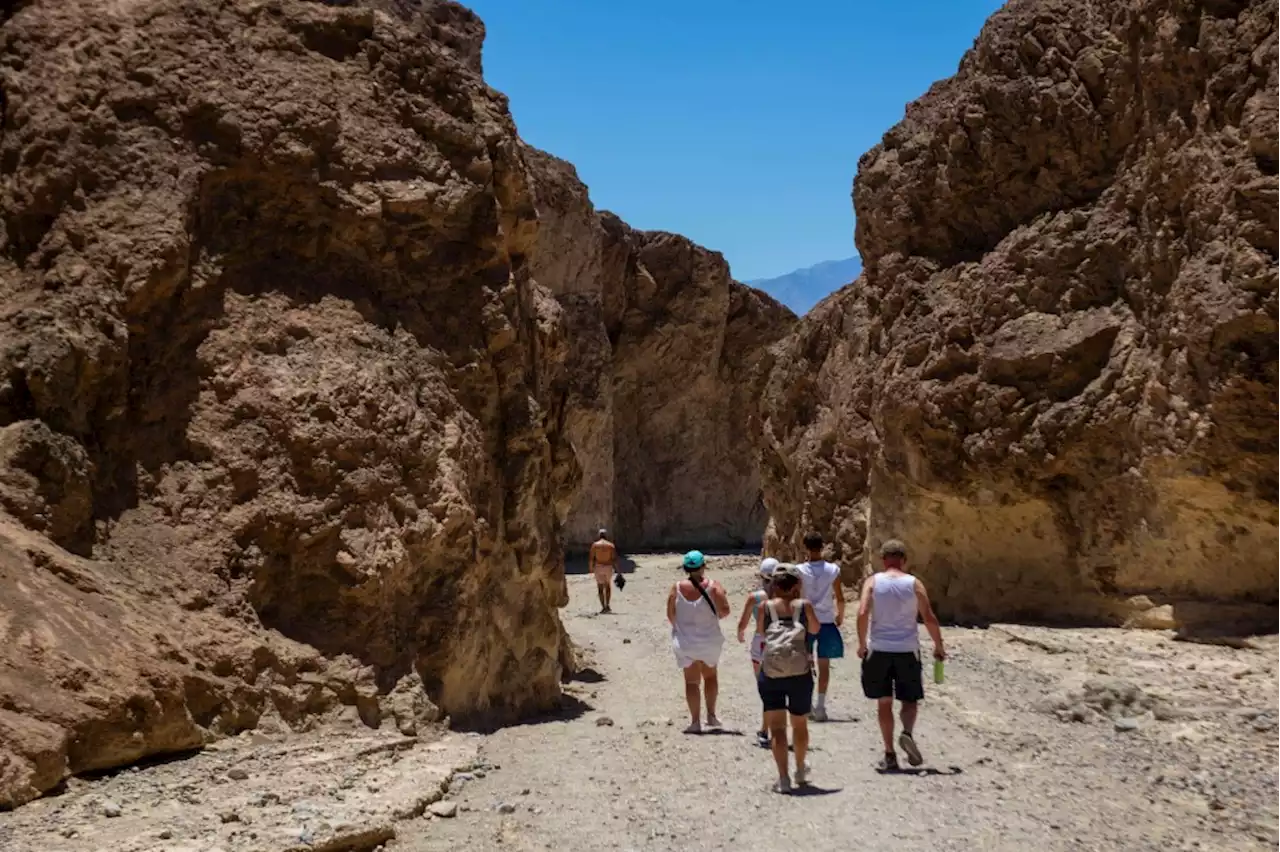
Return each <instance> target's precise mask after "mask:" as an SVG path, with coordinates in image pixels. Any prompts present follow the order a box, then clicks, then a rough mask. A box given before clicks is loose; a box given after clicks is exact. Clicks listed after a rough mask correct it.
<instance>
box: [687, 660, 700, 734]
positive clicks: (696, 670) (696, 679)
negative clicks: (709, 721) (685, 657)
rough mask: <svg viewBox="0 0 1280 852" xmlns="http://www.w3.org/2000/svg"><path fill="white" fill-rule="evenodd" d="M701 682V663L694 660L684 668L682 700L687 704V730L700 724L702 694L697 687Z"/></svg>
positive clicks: (694, 728) (697, 727) (698, 726)
mask: <svg viewBox="0 0 1280 852" xmlns="http://www.w3.org/2000/svg"><path fill="white" fill-rule="evenodd" d="M701 682H702V663H700V662H698V661H697V660H694V661H693V662H692V663H690V664H689V666H688V667H687V668H685V670H684V700H685V703H686V704H688V705H689V719H690V722H689V730H696V729H699V728H700V727H701V725H702V722H701V719H702V706H701V705H702V696H701V695H699V694H698V693H699V690H698V687H699V685H700V684H701Z"/></svg>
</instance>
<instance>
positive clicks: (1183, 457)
mask: <svg viewBox="0 0 1280 852" xmlns="http://www.w3.org/2000/svg"><path fill="white" fill-rule="evenodd" d="M1276 65H1277V62H1276V4H1275V3H1274V2H1264V1H1263V0H1256V2H1243V1H1242V2H1208V0H1205V2H1183V3H1173V2H1163V0H1091V2H1065V0H1062V2H1056V0H1014V2H1011V3H1009V4H1008V5H1007V6H1006V7H1005V8H1004V9H1003V10H1001V11H1000V12H999V13H997V14H996V15H995V16H994V17H993V18H992V19H991V21H989V22H988V24H987V25H986V27H985V28H984V30H983V32H982V34H981V36H980V37H979V39H978V41H977V43H976V44H975V46H974V48H973V50H972V51H970V52H969V53H968V54H967V55H966V56H965V58H964V60H963V62H962V63H961V67H960V70H959V73H958V74H957V75H956V76H955V77H954V78H952V79H950V80H947V81H944V82H942V83H939V84H937V85H935V86H934V87H933V88H932V89H931V90H930V91H929V92H928V93H927V94H926V95H925V96H924V97H922V98H921V99H920V100H919V101H917V102H916V103H914V104H912V105H911V106H910V107H908V109H907V114H906V117H905V119H904V120H903V121H902V123H900V124H899V125H897V126H896V127H894V128H893V129H892V130H890V131H889V133H887V134H886V136H885V138H884V141H883V142H882V143H881V144H880V145H877V146H876V147H875V148H873V149H872V150H871V151H869V152H868V153H867V154H866V155H864V156H863V158H862V159H861V161H860V162H859V170H858V177H857V179H856V181H855V184H854V202H855V208H856V212H857V223H858V224H857V244H858V249H859V252H860V253H861V255H862V257H863V259H864V262H865V263H866V272H865V274H864V275H863V276H862V277H861V278H860V279H859V281H858V282H856V283H855V284H853V285H851V286H850V287H848V288H846V289H845V290H843V291H841V292H840V293H839V294H838V295H836V296H834V297H832V298H830V299H828V300H827V302H826V303H825V304H823V305H821V306H819V307H818V308H817V309H815V311H814V312H812V313H811V314H810V315H809V316H807V317H806V318H805V319H804V321H803V322H802V323H801V326H800V328H799V330H798V331H797V333H796V334H795V335H794V336H793V337H792V338H791V339H790V340H789V341H788V343H787V346H786V349H785V351H783V352H781V353H780V354H779V355H778V357H777V359H776V366H775V368H774V370H773V373H772V376H771V380H770V383H769V387H768V390H767V393H766V403H765V406H764V412H763V417H764V421H763V424H762V428H763V433H764V449H763V451H762V458H761V468H762V471H763V474H764V485H765V492H764V493H765V501H766V503H767V504H768V506H769V509H770V511H771V513H772V516H773V527H772V530H771V538H770V544H769V546H770V548H772V549H775V550H778V551H779V552H784V553H793V552H794V550H795V549H796V548H797V546H798V539H799V537H800V536H801V535H802V534H803V531H804V528H806V527H808V526H811V525H812V526H817V527H818V528H819V529H823V530H830V531H831V532H832V533H833V534H834V536H835V539H836V542H835V549H836V556H837V557H838V558H842V559H843V560H845V562H846V563H847V564H848V565H852V566H854V568H855V571H854V572H853V573H854V574H855V575H856V573H857V568H858V567H861V566H863V565H865V564H866V563H867V562H868V561H869V555H868V552H869V551H870V550H871V549H872V548H875V547H877V546H878V545H879V544H880V542H881V541H883V540H884V539H886V538H889V537H891V536H892V537H899V538H903V539H905V540H906V541H907V542H908V544H909V546H910V547H911V550H912V553H911V557H912V559H913V561H914V564H915V567H916V570H917V571H918V572H919V573H920V574H921V575H922V576H923V577H924V578H925V579H927V580H928V581H929V582H930V584H931V587H932V588H933V590H934V592H933V594H934V596H935V597H936V598H937V599H938V600H939V601H940V603H941V606H942V609H943V610H944V611H945V612H946V613H947V614H948V615H950V616H952V617H959V618H975V619H979V618H1003V617H1012V616H1018V615H1029V616H1034V617H1039V618H1054V617H1061V618H1093V617H1099V616H1102V617H1106V618H1116V619H1119V618H1121V617H1122V616H1123V615H1124V611H1123V610H1124V605H1123V604H1121V603H1119V601H1120V599H1121V598H1122V597H1123V596H1126V595H1131V594H1135V593H1139V592H1145V593H1149V594H1150V595H1151V596H1152V598H1153V599H1154V598H1156V597H1159V598H1161V599H1163V600H1168V601H1171V602H1173V603H1174V610H1175V613H1176V612H1177V610H1178V609H1179V603H1178V602H1179V601H1186V602H1190V601H1192V600H1200V601H1202V602H1203V601H1234V602H1238V603H1254V604H1262V605H1267V606H1268V608H1267V609H1264V610H1263V618H1264V619H1266V618H1269V619H1270V625H1269V626H1270V627H1274V623H1275V618H1274V609H1273V608H1270V607H1273V606H1274V603H1275V600H1276V591H1277V588H1276V577H1275V553H1276V550H1277V532H1276V529H1277V527H1276V524H1277V512H1276V499H1277V498H1276V462H1277V457H1276V445H1277V432H1276V330H1277V326H1276V316H1277V313H1276V282H1277V264H1276V253H1275V252H1276V240H1277V233H1276V219H1277V190H1276V164H1277V142H1276V113H1275V109H1276V107H1275V105H1276V80H1277V70H1276ZM1187 608H1188V611H1190V610H1191V609H1195V607H1194V606H1192V605H1190V603H1188V605H1187ZM1224 611H1225V610H1224ZM1231 612H1232V613H1237V615H1233V616H1232V619H1235V618H1237V617H1238V611H1237V610H1231ZM1236 626H1239V627H1244V625H1236Z"/></svg>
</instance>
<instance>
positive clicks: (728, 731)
mask: <svg viewBox="0 0 1280 852" xmlns="http://www.w3.org/2000/svg"><path fill="white" fill-rule="evenodd" d="M681 733H682V734H685V735H687V736H690V737H741V736H744V735H743V733H742V731H737V730H734V729H733V728H703V729H702V730H701V731H697V732H696V733H695V732H694V731H681Z"/></svg>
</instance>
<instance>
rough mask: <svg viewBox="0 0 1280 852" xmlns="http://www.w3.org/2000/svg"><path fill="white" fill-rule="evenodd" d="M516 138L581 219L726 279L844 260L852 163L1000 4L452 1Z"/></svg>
mask: <svg viewBox="0 0 1280 852" xmlns="http://www.w3.org/2000/svg"><path fill="white" fill-rule="evenodd" d="M464 2H466V3H467V4H468V5H469V6H470V7H471V8H472V9H474V10H475V11H476V12H477V13H478V14H479V15H480V17H481V18H483V19H484V22H485V25H486V27H487V30H488V36H487V39H486V41H485V48H484V65H485V77H486V79H487V80H488V82H489V84H490V85H492V86H493V87H495V88H497V89H499V90H501V91H503V92H505V93H506V94H507V95H509V96H510V98H511V110H512V112H513V113H514V114H515V119H516V123H517V125H518V126H519V128H520V134H521V136H523V137H524V138H525V140H527V141H528V142H529V143H530V144H533V145H536V146H537V147H539V148H542V149H544V150H547V151H550V152H551V153H553V154H555V155H556V156H559V157H563V158H564V159H566V160H569V161H570V162H572V163H573V164H574V165H575V166H577V167H578V174H579V176H580V177H581V178H582V179H583V181H584V182H586V184H587V186H588V187H589V188H590V190H591V198H592V201H593V202H594V203H595V205H596V207H598V208H601V209H608V210H612V211H614V212H615V213H617V214H618V215H619V216H621V217H622V218H623V219H625V220H626V221H627V222H629V223H630V224H631V225H632V226H633V227H636V228H641V229H661V230H666V231H675V232H677V233H681V234H685V235H686V236H688V237H690V238H691V239H693V240H695V241H697V242H699V243H701V244H703V245H705V246H707V247H709V248H713V249H716V250H717V251H720V252H723V253H724V255H725V256H726V257H727V258H728V259H729V262H730V265H731V266H732V268H733V274H734V277H735V278H738V279H740V280H749V279H755V278H766V277H772V276H775V275H780V274H783V273H786V272H790V271H791V270H793V269H797V268H799V267H804V266H809V265H811V264H814V263H817V262H819V261H823V260H831V259H835V258H843V257H848V256H850V255H852V254H853V253H854V245H853V208H852V203H851V201H850V197H849V195H850V187H851V182H852V179H853V175H854V171H855V170H856V168H857V164H858V157H859V156H860V155H861V154H862V153H863V152H864V151H866V150H867V149H868V148H870V147H871V146H872V145H874V144H875V143H876V142H878V141H879V139H880V137H881V136H882V135H883V134H884V132H885V131H886V130H888V129H889V128H890V127H891V126H892V125H893V124H894V123H895V122H897V121H898V120H899V119H900V118H901V117H902V114H903V109H904V107H905V106H906V104H907V103H908V102H909V101H911V100H912V99H914V98H916V97H919V96H920V95H921V94H923V93H924V92H925V90H926V89H928V88H929V85H930V84H931V83H933V82H934V81H935V80H938V79H940V78H943V77H947V76H950V75H951V74H953V73H955V70H956V68H957V66H958V64H959V61H960V57H961V56H962V55H963V53H964V51H965V50H967V49H968V48H969V47H970V46H971V45H972V44H973V40H974V38H975V36H977V34H978V31H979V30H980V29H981V27H982V24H983V22H984V21H985V20H986V19H987V18H988V17H989V16H990V15H991V13H992V12H994V11H995V10H996V9H997V8H999V6H1000V5H1001V3H1000V2H998V1H997V0H816V2H810V3H798V2H796V3H792V4H791V5H790V6H787V5H785V4H780V3H777V2H769V3H765V2H761V0H685V1H684V2H673V0H650V2H615V0H464Z"/></svg>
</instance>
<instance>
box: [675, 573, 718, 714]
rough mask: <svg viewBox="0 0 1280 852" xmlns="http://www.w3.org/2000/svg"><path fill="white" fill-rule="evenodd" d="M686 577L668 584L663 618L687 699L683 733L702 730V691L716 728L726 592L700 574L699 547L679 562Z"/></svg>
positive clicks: (708, 712) (713, 581)
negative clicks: (665, 618) (717, 669)
mask: <svg viewBox="0 0 1280 852" xmlns="http://www.w3.org/2000/svg"><path fill="white" fill-rule="evenodd" d="M681 567H682V568H684V572H685V578H684V579H683V580H681V581H680V582H678V583H676V584H675V585H674V586H672V587H671V594H669V595H667V621H669V622H671V648H672V650H673V651H675V654H676V664H677V665H679V666H680V668H681V670H682V671H683V672H684V697H685V701H687V702H688V703H689V716H690V719H691V721H690V723H689V727H687V728H685V733H687V734H700V733H702V722H701V721H700V718H701V707H700V705H701V703H702V700H701V699H702V696H701V695H700V693H701V692H705V694H706V700H707V725H708V726H709V727H712V728H718V727H720V720H719V719H717V718H716V698H717V697H718V695H719V692H720V683H719V680H718V679H717V676H716V666H718V665H719V664H720V649H721V648H723V647H724V634H723V633H721V632H720V619H722V618H724V617H725V616H727V615H728V614H729V611H730V609H731V607H730V605H729V596H728V594H726V593H725V590H724V587H723V586H721V585H720V584H719V583H717V582H716V581H715V580H708V579H707V578H706V577H705V576H704V570H703V569H705V568H706V559H705V558H704V557H703V555H702V553H701V552H699V551H697V550H690V551H689V552H688V553H686V554H685V555H684V559H683V560H682V561H681Z"/></svg>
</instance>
